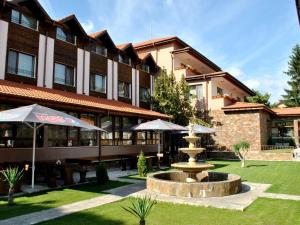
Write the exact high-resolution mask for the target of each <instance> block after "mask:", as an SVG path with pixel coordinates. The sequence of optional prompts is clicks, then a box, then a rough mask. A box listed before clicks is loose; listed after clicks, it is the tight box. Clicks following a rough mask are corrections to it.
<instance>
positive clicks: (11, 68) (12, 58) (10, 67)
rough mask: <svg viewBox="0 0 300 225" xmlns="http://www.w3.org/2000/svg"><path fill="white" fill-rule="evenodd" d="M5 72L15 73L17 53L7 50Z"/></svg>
mask: <svg viewBox="0 0 300 225" xmlns="http://www.w3.org/2000/svg"><path fill="white" fill-rule="evenodd" d="M7 72H8V73H13V74H17V53H16V52H13V51H9V53H8V62H7Z"/></svg>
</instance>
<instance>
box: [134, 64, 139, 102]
mask: <svg viewBox="0 0 300 225" xmlns="http://www.w3.org/2000/svg"><path fill="white" fill-rule="evenodd" d="M135 82H136V104H135V105H136V106H137V107H139V106H140V71H139V70H136V81H135Z"/></svg>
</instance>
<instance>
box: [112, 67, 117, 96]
mask: <svg viewBox="0 0 300 225" xmlns="http://www.w3.org/2000/svg"><path fill="white" fill-rule="evenodd" d="M113 67H114V69H113V99H114V100H118V62H113Z"/></svg>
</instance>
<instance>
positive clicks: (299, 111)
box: [272, 107, 300, 116]
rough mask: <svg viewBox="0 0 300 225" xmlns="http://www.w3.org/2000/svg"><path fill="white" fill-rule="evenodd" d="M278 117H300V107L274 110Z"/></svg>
mask: <svg viewBox="0 0 300 225" xmlns="http://www.w3.org/2000/svg"><path fill="white" fill-rule="evenodd" d="M272 110H273V111H274V112H275V113H276V115H278V116H300V107H287V108H274V109H272Z"/></svg>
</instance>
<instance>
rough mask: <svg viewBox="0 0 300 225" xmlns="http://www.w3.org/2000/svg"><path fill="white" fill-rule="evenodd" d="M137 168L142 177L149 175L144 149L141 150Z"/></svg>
mask: <svg viewBox="0 0 300 225" xmlns="http://www.w3.org/2000/svg"><path fill="white" fill-rule="evenodd" d="M137 169H138V174H139V176H140V177H145V176H147V172H148V168H147V160H146V158H145V155H144V152H143V151H141V153H140V155H139V156H138V162H137Z"/></svg>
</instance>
